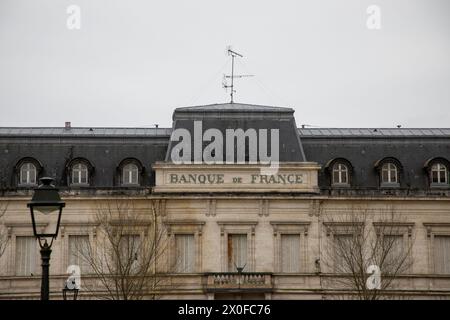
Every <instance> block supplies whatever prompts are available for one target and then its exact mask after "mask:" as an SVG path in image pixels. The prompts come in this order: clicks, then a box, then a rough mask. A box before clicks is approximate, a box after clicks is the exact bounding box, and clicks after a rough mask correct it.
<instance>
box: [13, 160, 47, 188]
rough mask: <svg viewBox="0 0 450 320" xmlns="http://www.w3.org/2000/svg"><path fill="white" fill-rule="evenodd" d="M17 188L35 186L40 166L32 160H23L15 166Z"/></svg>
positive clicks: (40, 169)
mask: <svg viewBox="0 0 450 320" xmlns="http://www.w3.org/2000/svg"><path fill="white" fill-rule="evenodd" d="M15 171H16V173H17V185H18V186H19V187H28V186H36V185H37V182H38V179H39V174H40V172H41V171H42V165H41V164H40V162H39V161H37V160H36V159H34V158H29V157H28V158H23V159H21V160H20V161H19V162H17V164H16V166H15Z"/></svg>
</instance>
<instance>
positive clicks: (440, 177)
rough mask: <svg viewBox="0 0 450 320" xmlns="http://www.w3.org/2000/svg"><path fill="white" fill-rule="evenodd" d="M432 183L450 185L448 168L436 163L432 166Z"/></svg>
mask: <svg viewBox="0 0 450 320" xmlns="http://www.w3.org/2000/svg"><path fill="white" fill-rule="evenodd" d="M431 183H439V184H447V183H448V173H447V167H446V166H445V165H443V164H442V163H436V164H433V165H432V166H431Z"/></svg>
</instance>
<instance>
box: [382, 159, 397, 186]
mask: <svg viewBox="0 0 450 320" xmlns="http://www.w3.org/2000/svg"><path fill="white" fill-rule="evenodd" d="M381 182H382V183H398V170H397V166H396V165H395V164H393V163H392V162H387V163H385V164H383V166H382V167H381Z"/></svg>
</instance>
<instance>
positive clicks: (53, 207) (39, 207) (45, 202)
mask: <svg viewBox="0 0 450 320" xmlns="http://www.w3.org/2000/svg"><path fill="white" fill-rule="evenodd" d="M39 181H40V182H41V184H40V185H39V187H37V188H36V189H35V190H34V195H33V198H32V199H31V201H30V202H29V203H28V204H27V207H29V208H30V212H31V222H32V223H33V232H34V236H35V237H36V238H37V239H38V241H39V246H40V247H41V259H42V280H41V300H49V295H50V288H49V267H50V254H51V253H52V250H51V246H52V244H53V240H54V239H55V238H56V237H57V236H58V231H59V223H60V221H61V214H62V210H63V208H64V206H65V203H64V202H63V201H61V198H60V196H59V193H58V189H56V188H55V187H54V186H53V185H52V184H51V183H52V181H53V179H52V178H41V179H39ZM35 211H37V212H38V213H37V214H35ZM52 213H53V214H52ZM49 217H50V218H51V219H53V220H52V221H51V222H54V223H52V224H53V225H54V226H55V227H54V229H53V230H51V231H53V232H49V233H40V232H38V231H37V230H38V229H37V227H36V224H39V222H40V221H43V222H46V223H48V222H49V221H48V219H49ZM47 238H51V241H50V244H48V243H47ZM42 241H43V242H44V243H42Z"/></svg>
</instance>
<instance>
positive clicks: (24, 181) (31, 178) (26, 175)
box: [20, 162, 37, 185]
mask: <svg viewBox="0 0 450 320" xmlns="http://www.w3.org/2000/svg"><path fill="white" fill-rule="evenodd" d="M36 172H37V170H36V166H35V165H34V164H32V163H31V162H25V163H23V164H22V165H21V166H20V184H21V185H34V184H36Z"/></svg>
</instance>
